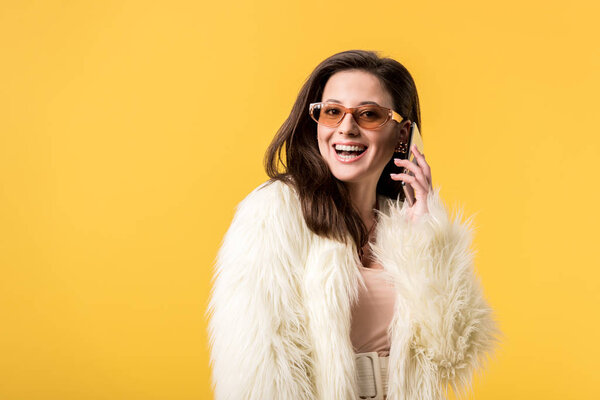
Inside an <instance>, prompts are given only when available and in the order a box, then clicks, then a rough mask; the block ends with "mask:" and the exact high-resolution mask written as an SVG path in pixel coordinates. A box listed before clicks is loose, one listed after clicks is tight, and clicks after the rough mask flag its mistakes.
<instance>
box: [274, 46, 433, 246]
mask: <svg viewBox="0 0 600 400" xmlns="http://www.w3.org/2000/svg"><path fill="white" fill-rule="evenodd" d="M356 69H357V70H363V71H366V72H369V73H371V74H373V75H375V76H376V77H378V78H379V80H380V81H381V83H382V85H383V87H384V88H385V89H386V90H387V91H388V92H389V93H390V95H391V97H392V99H393V107H394V110H395V111H396V112H397V113H399V114H400V115H402V116H403V117H404V118H405V119H409V120H411V121H412V122H416V124H417V126H418V127H419V130H420V129H421V115H420V109H419V97H418V95H417V89H416V86H415V82H414V80H413V78H412V76H411V75H410V73H409V72H408V70H407V69H406V68H405V67H404V66H403V65H402V64H400V63H399V62H398V61H396V60H393V59H391V58H382V57H380V56H379V55H378V54H377V53H376V52H374V51H365V50H348V51H343V52H341V53H337V54H334V55H333V56H331V57H329V58H327V59H326V60H324V61H323V62H321V63H320V64H319V65H318V66H317V67H316V68H315V70H314V71H313V72H312V73H311V74H310V76H309V77H308V79H307V80H306V82H305V83H304V85H303V86H302V89H300V93H299V94H298V98H297V99H296V102H295V103H294V106H293V107H292V111H291V112H290V115H289V116H288V118H287V119H286V120H285V122H284V123H283V125H282V126H281V128H279V130H278V131H277V134H276V135H275V137H274V138H273V141H272V142H271V144H270V145H269V147H268V149H267V152H266V154H265V159H264V164H265V169H266V172H267V175H268V176H269V177H270V178H271V179H270V181H276V180H280V181H283V182H286V183H288V184H290V185H291V186H292V187H294V188H295V189H296V192H297V193H298V195H299V197H300V203H301V204H302V213H303V215H304V220H305V221H306V224H307V226H308V227H309V228H310V229H311V230H312V231H313V232H314V233H316V234H317V235H320V236H322V237H327V238H331V239H336V240H339V241H341V242H346V237H347V235H348V234H349V235H350V236H351V237H352V239H353V241H354V243H355V244H356V247H357V249H358V252H359V254H362V247H363V246H364V245H365V244H366V243H367V241H368V232H367V228H366V227H365V225H364V224H363V222H362V220H361V218H360V215H359V213H358V211H357V210H356V209H355V208H354V206H353V205H352V203H351V200H350V194H349V191H348V189H347V188H346V186H345V184H344V183H343V182H342V181H340V180H338V179H337V178H335V177H334V176H333V174H332V173H331V171H330V170H329V167H328V165H327V164H326V163H325V161H324V160H323V158H322V156H321V153H320V152H319V147H318V143H317V123H316V122H315V121H314V120H312V119H311V118H310V115H309V113H308V106H309V104H310V103H313V102H318V101H321V97H322V95H323V90H324V88H325V84H326V83H327V81H328V79H329V78H330V77H331V76H332V75H333V74H335V73H336V72H340V71H344V70H356ZM282 152H284V155H285V161H284V160H283V159H282ZM394 157H401V158H402V157H404V158H405V157H406V154H401V153H396V154H394ZM394 157H392V158H391V159H390V161H389V162H388V163H387V164H386V166H385V168H384V170H383V172H382V174H381V176H380V178H379V181H378V182H377V190H376V191H377V193H379V194H382V195H384V196H386V197H389V198H392V199H401V200H404V192H403V190H402V185H401V182H400V181H394V180H392V179H391V178H390V175H389V174H390V173H391V172H397V167H396V166H395V164H394V162H393V158H394ZM280 165H281V166H282V167H283V171H281V172H280V171H279V169H278V167H279V166H280Z"/></svg>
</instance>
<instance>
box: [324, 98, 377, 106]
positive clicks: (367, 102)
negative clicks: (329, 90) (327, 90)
mask: <svg viewBox="0 0 600 400" xmlns="http://www.w3.org/2000/svg"><path fill="white" fill-rule="evenodd" d="M324 101H325V102H327V101H331V102H334V103H340V104H342V102H341V101H339V100H336V99H327V100H324ZM363 104H375V105H376V106H379V104H377V103H376V102H374V101H361V102H360V103H358V105H359V106H362V105H363Z"/></svg>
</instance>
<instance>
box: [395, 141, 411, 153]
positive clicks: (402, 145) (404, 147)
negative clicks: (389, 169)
mask: <svg viewBox="0 0 600 400" xmlns="http://www.w3.org/2000/svg"><path fill="white" fill-rule="evenodd" d="M407 146H408V143H406V142H400V143H399V144H398V146H396V148H395V149H394V151H395V152H396V153H406V151H407V150H408V149H407Z"/></svg>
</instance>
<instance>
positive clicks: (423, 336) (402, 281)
mask: <svg viewBox="0 0 600 400" xmlns="http://www.w3.org/2000/svg"><path fill="white" fill-rule="evenodd" d="M266 107H268V105H266ZM411 122H415V123H416V124H417V126H419V127H420V111H419V100H418V96H417V90H416V87H415V83H414V81H413V79H412V77H411V75H410V74H409V72H408V71H407V70H406V69H405V68H404V67H403V66H402V65H401V64H400V63H398V62H397V61H395V60H393V59H389V58H381V57H379V56H378V55H377V54H376V53H375V52H370V51H358V50H356V51H345V52H342V53H338V54H335V55H333V56H332V57H330V58H328V59H326V60H325V61H323V62H322V63H321V64H319V65H318V66H317V68H316V69H315V70H314V71H313V73H312V74H311V75H310V77H309V78H308V80H307V82H306V83H305V84H304V86H303V87H302V89H301V91H300V94H299V96H298V98H297V100H296V102H295V104H294V106H293V109H292V111H291V113H290V115H289V117H288V119H287V120H286V121H285V123H284V124H283V126H282V127H281V128H280V130H279V131H278V133H277V135H276V136H275V138H274V140H273V142H272V143H271V145H270V147H269V149H268V151H267V154H266V158H265V164H266V170H267V173H268V175H269V177H270V178H271V179H270V180H269V181H267V182H265V183H263V184H261V185H260V186H259V187H258V188H256V189H255V190H253V191H252V192H251V193H250V194H249V195H248V196H247V197H246V198H245V199H244V200H242V201H241V202H240V203H239V205H238V207H237V211H236V214H235V216H234V218H233V222H232V223H231V226H230V228H229V230H228V231H227V233H226V235H225V238H224V240H223V243H222V246H221V249H220V250H219V253H218V255H217V260H216V266H215V275H214V281H213V289H212V292H211V297H210V301H209V305H208V310H207V315H208V316H209V317H210V321H209V329H208V330H209V339H210V345H211V366H212V370H213V373H212V382H213V389H214V393H215V397H216V399H218V400H220V399H257V400H258V399H261V400H264V399H315V400H316V399H331V400H334V399H335V400H340V399H352V400H353V399H359V398H361V399H366V398H368V399H384V398H387V399H389V400H392V399H415V400H416V399H419V400H423V399H442V398H446V396H447V388H448V385H450V386H451V387H452V388H453V389H454V391H455V392H457V393H458V394H464V393H465V391H466V390H468V389H469V386H470V384H471V378H472V375H473V373H474V372H475V371H476V370H479V369H482V368H483V367H484V364H485V362H486V360H487V356H490V355H492V351H493V349H494V347H495V345H496V343H497V342H499V338H500V335H501V332H500V330H499V328H498V326H497V323H496V322H495V320H494V318H493V312H492V310H491V309H490V307H489V305H488V304H487V302H486V300H485V299H484V297H483V293H482V289H481V287H480V284H479V280H478V279H477V277H476V275H475V273H474V270H473V265H472V252H471V250H470V243H471V236H472V228H471V226H470V220H468V221H467V222H462V221H461V220H460V217H457V218H454V219H451V218H449V216H448V213H447V210H446V207H445V205H444V203H443V201H442V200H441V199H440V197H439V188H435V189H434V188H433V186H432V181H431V168H430V167H429V165H428V163H427V161H426V160H425V156H424V154H421V153H419V152H418V151H417V150H416V149H415V148H413V149H407V148H405V147H406V141H407V139H408V136H409V132H410V124H411ZM408 151H413V154H414V155H415V157H416V159H417V162H418V165H416V164H414V163H411V162H409V161H406V160H405V158H406V156H407V152H408ZM282 153H283V155H284V156H285V158H284V159H283V158H282ZM398 167H406V168H408V170H410V171H411V172H412V174H403V173H392V171H395V172H397V171H398V170H399V168H398ZM402 182H405V183H406V184H407V185H410V186H412V188H413V189H414V192H415V199H416V201H415V202H414V203H413V205H412V206H409V204H408V202H407V201H404V192H403V190H402Z"/></svg>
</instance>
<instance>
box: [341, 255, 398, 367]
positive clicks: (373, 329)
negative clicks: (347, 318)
mask: <svg viewBox="0 0 600 400" xmlns="http://www.w3.org/2000/svg"><path fill="white" fill-rule="evenodd" d="M359 269H360V272H361V275H362V277H363V279H364V281H365V286H366V288H364V287H362V285H359V289H358V290H359V294H358V302H357V303H356V304H355V305H354V306H353V309H352V325H351V329H350V340H351V341H352V346H353V347H354V351H355V352H356V353H367V352H371V351H376V352H377V353H378V354H379V355H380V356H387V355H389V354H390V341H389V337H388V333H387V329H388V327H389V325H390V322H391V321H392V318H393V315H394V304H395V300H396V296H395V291H394V287H393V286H392V284H390V283H388V282H385V281H384V280H383V278H382V276H381V275H382V273H383V268H382V267H381V266H379V267H378V268H365V267H363V266H359Z"/></svg>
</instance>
